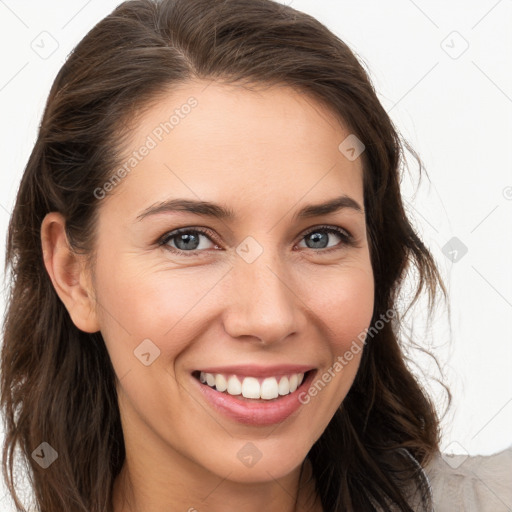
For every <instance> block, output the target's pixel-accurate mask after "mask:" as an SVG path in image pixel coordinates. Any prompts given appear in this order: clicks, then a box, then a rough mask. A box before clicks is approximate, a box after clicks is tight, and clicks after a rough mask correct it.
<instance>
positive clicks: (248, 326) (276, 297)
mask: <svg viewBox="0 0 512 512" xmlns="http://www.w3.org/2000/svg"><path fill="white" fill-rule="evenodd" d="M248 261H250V260H246V259H244V258H243V257H236V258H235V262H234V268H233V269H232V270H231V272H230V273H229V274H230V276H229V279H230V282H229V283H228V285H227V290H228V293H229V297H226V299H227V301H226V303H225V304H226V307H225V310H224V329H225V330H226V332H227V333H228V334H229V335H230V336H232V337H233V338H240V339H242V338H243V339H247V340H249V339H253V340H255V341H258V342H259V343H263V344H265V345H269V344H275V343H279V342H281V341H283V340H285V339H286V338H288V337H289V336H291V335H292V334H296V335H298V334H299V333H300V332H301V331H302V329H303V328H304V325H305V324H306V316H305V310H306V309H307V307H306V305H305V303H304V302H303V297H302V298H301V294H300V291H299V290H298V287H297V280H296V279H295V278H294V274H293V272H291V269H290V268H289V266H287V264H286V261H283V259H282V258H281V257H280V255H279V254H278V253H277V250H269V249H265V250H263V252H262V253H261V254H260V255H259V256H258V257H257V258H256V259H255V260H254V261H252V262H248Z"/></svg>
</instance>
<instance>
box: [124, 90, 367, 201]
mask: <svg viewBox="0 0 512 512" xmlns="http://www.w3.org/2000/svg"><path fill="white" fill-rule="evenodd" d="M349 135H350V132H349V131H348V130H347V128H346V127H345V126H344V125H343V124H342V122H340V120H339V119H338V118H337V117H336V115H335V114H334V113H333V112H332V111H330V110H329V109H328V108H327V107H325V106H323V105H322V104H320V103H319V102H317V101H315V100H314V99H313V98H311V97H310V96H306V95H305V94H303V93H301V92H299V91H297V90H295V89H293V88H291V87H288V86H274V87H266V88H257V89H256V90H249V89H247V88H245V87H242V86H239V85H228V84H220V83H217V82H204V81H196V82H190V83H188V84H185V85H182V86H180V87H179V88H178V89H174V90H172V91H169V92H168V94H162V95H160V96H159V97H158V99H157V101H154V102H153V103H152V105H151V106H150V107H149V108H147V109H146V110H145V111H144V113H143V114H142V115H141V116H139V117H138V119H137V120H136V123H134V129H133V131H132V133H131V137H130V144H129V146H128V150H127V151H125V154H124V155H122V158H121V162H120V166H119V167H120V168H121V167H122V166H124V168H125V170H126V171H127V172H124V173H123V174H124V175H125V177H123V179H122V180H121V181H120V183H119V184H118V185H116V190H115V191H114V192H115V194H114V195H118V196H119V197H123V199H124V201H123V202H124V205H125V207H127V206H129V207H134V208H137V207H142V206H144V205H145V204H146V205H147V202H148V201H157V200H165V199H168V198H169V197H172V196H176V197H190V198H194V199H204V200H217V201H218V200H220V199H222V200H223V201H224V202H229V201H231V202H232V204H234V203H243V204H252V203H254V202H255V201H260V203H262V206H264V204H263V203H272V204H273V205H274V206H276V204H275V203H276V201H278V202H280V203H282V204H284V203H290V202H293V203H297V201H298V200H299V199H300V198H301V197H304V201H305V202H313V201H316V200H317V199H319V198H320V199H323V200H325V198H326V194H327V195H329V194H330V196H333V197H334V196H339V195H340V193H347V194H350V195H352V196H356V197H358V198H359V199H361V198H362V164H361V159H360V158H357V159H356V160H352V161H351V160H349V159H347V158H346V157H345V156H344V154H343V153H342V152H341V151H340V149H339V145H340V143H342V142H343V141H344V140H345V139H346V138H347V137H348V136H349ZM333 189H336V190H333ZM267 206H269V204H267Z"/></svg>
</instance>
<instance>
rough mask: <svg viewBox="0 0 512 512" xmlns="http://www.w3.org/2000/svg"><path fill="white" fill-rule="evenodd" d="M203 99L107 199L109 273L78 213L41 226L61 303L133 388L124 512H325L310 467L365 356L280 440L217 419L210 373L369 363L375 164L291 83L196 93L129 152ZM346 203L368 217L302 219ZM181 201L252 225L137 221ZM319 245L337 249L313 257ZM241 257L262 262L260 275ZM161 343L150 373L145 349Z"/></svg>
mask: <svg viewBox="0 0 512 512" xmlns="http://www.w3.org/2000/svg"><path fill="white" fill-rule="evenodd" d="M191 96H193V97H194V98H196V100H197V106H195V107H194V108H193V109H191V110H190V113H188V114H187V115H184V116H183V117H182V118H180V119H179V122H178V123H177V124H176V126H174V128H173V129H172V131H170V132H169V133H168V134H164V136H163V137H162V140H157V142H158V143H157V144H156V146H155V147H154V148H152V149H151V150H150V151H149V152H148V154H147V155H146V156H144V158H142V159H141V160H140V162H138V163H137V165H136V167H134V168H133V170H132V171H131V172H130V173H129V174H127V175H126V176H125V177H124V178H123V179H122V181H121V183H119V184H118V185H117V186H116V187H115V188H114V189H113V190H112V192H111V194H110V195H109V196H108V197H106V198H105V199H102V200H101V201H100V217H99V226H98V231H97V239H96V244H97V260H96V261H95V266H94V273H91V272H89V269H87V268H86V266H85V263H84V260H83V259H82V257H80V256H78V255H76V254H74V253H73V252H71V251H70V250H69V247H68V244H67V241H66V237H65V232H64V219H63V218H62V216H61V215H60V214H58V213H56V212H53V213H50V214H48V215H47V216H46V218H45V219H44V222H43V224H42V227H41V235H42V241H43V251H44V257H45V264H46V268H47V270H48V273H49V275H50V277H51V279H52V282H53V284H54V286H55V289H56V291H57V293H58V294H59V296H60V298H61V300H62V301H63V303H64V304H65V306H66V308H67V310H68V311H69V314H70V316H71V318H72V320H73V322H74V324H75V325H76V326H77V327H78V328H79V329H81V330H83V331H85V332H97V331H101V333H102V336H103V338H104V340H105V343H106V346H107V349H108V352H109V355H110V358H111V360H112V364H113V367H114V370H115V372H116V375H117V377H118V397H119V408H120V412H121V419H122V424H123V433H124V440H125V446H126V454H127V456H126V461H125V464H124V466H123V469H122V472H121V475H120V476H119V477H118V479H117V480H116V482H115V486H114V511H115V512H164V511H165V512H175V511H176V512H178V511H179V512H186V511H190V512H193V511H194V510H197V511H198V512H202V511H208V512H235V511H239V510H244V511H245V512H261V511H265V512H296V511H304V512H306V511H313V512H320V511H321V510H322V509H321V506H320V503H319V500H318V499H317V498H315V495H314V488H313V484H312V482H313V481H312V480H310V481H309V483H306V477H307V471H308V468H307V467H306V476H305V477H304V478H303V479H302V481H299V474H300V468H301V465H302V464H303V462H304V460H305V458H306V454H307V453H308V451H309V450H310V448H311V447H312V446H313V444H314V443H315V441H316V440H317V439H318V438H319V437H320V435H321V434H322V432H323V431H324V430H325V428H326V426H327V424H328V423H329V421H330V419H331V418H332V416H333V414H334V413H335V411H336V409H337V408H338V407H339V405H340V403H341V402H342V401H343V399H344V397H345V396H346V394H347V392H348V391H349V389H350V387H351V385H352V383H353V380H354V378H355V375H356V372H357V369H358V367H359V363H360V358H361V354H362V351H361V350H360V351H358V352H357V353H355V352H354V353H353V357H352V358H351V360H350V361H349V362H347V364H345V365H344V366H343V368H342V370H341V371H337V372H336V373H335V376H334V377H333V378H332V380H330V382H329V383H328V384H327V385H326V386H325V387H324V388H323V389H322V390H321V391H320V392H318V393H316V394H315V395H314V396H310V397H309V401H308V403H307V404H304V405H301V407H300V408H299V409H298V410H297V411H296V412H294V413H293V414H292V415H291V416H289V417H287V418H286V419H285V420H284V421H281V422H279V423H277V424H272V425H266V426H261V425H251V424H245V423H240V422H239V421H237V420H235V419H233V418H231V417H228V416H226V415H225V414H223V413H222V412H219V411H218V410H217V409H215V408H214V407H212V406H211V404H210V403H209V402H207V400H206V399H205V398H204V396H203V394H202V393H201V392H200V391H198V390H200V386H201V384H199V383H198V380H197V379H196V378H195V377H194V376H193V372H194V371H197V370H200V369H201V368H204V367H207V366H215V365H217V366H221V365H225V366H229V365H235V364H242V363H245V364H250V365H257V366H259V367H265V366H271V365H272V366H273V365H283V364H294V365H298V364H301V365H309V366H311V367H312V368H314V370H315V371H316V374H315V375H316V379H319V378H320V377H321V376H322V375H325V374H326V373H327V372H328V371H329V369H330V368H332V366H333V363H334V361H336V358H337V357H338V356H340V355H342V354H345V353H346V352H347V351H348V350H351V346H353V345H352V343H353V341H354V340H356V339H357V338H358V336H359V335H360V333H361V332H362V331H364V329H365V328H367V327H368V326H369V324H370V321H371V317H372V311H373V296H374V284H373V272H372V267H371V262H370V255H369V246H368V240H367V231H366V224H365V215H364V201H363V171H362V162H361V158H356V159H355V160H350V159H349V158H346V156H345V155H344V154H343V153H342V152H341V151H340V150H339V149H338V146H339V144H340V143H341V142H342V141H343V140H344V139H345V138H346V137H347V136H348V135H349V134H350V131H348V130H347V129H346V128H345V127H344V126H343V125H341V124H340V123H339V122H338V121H337V120H336V118H335V117H334V115H333V114H332V113H331V112H330V111H329V110H327V109H326V108H325V107H323V106H322V105H320V104H319V103H317V102H315V101H314V100H313V99H311V98H308V97H305V96H304V95H303V94H299V93H298V92H296V91H294V90H293V89H291V88H288V87H279V88H271V89H266V90H261V91H259V92H254V91H249V90H247V89H245V88H242V87H237V86H227V85H223V84H220V83H215V82H213V83H209V82H190V83H188V84H186V85H183V86H181V87H180V88H179V89H175V90H173V91H172V92H169V94H168V95H167V96H165V97H163V98H162V99H161V101H160V102H159V103H158V104H156V105H154V106H152V107H151V108H150V109H148V110H147V111H146V112H145V113H144V114H143V117H142V118H141V119H140V120H137V122H136V123H134V131H133V136H132V140H131V143H130V147H129V148H128V149H127V151H126V155H124V156H125V157H126V158H128V157H129V155H130V154H131V152H133V151H136V150H138V148H140V147H141V146H142V145H143V144H145V142H146V141H147V140H148V136H149V135H151V134H154V133H155V132H154V129H155V127H157V126H159V124H160V123H161V122H162V121H164V120H166V119H167V120H168V119H169V116H170V114H171V113H172V112H173V111H174V110H175V109H176V108H179V107H180V106H181V105H183V104H185V103H186V102H187V99H188V98H190V97H191ZM187 111H188V110H187ZM153 139H155V140H156V137H155V136H154V135H153ZM91 193H92V191H91ZM340 196H348V197H349V198H350V199H352V200H353V202H354V204H358V205H359V207H360V209H359V210H358V209H357V208H353V207H350V206H346V207H344V208H341V209H339V210H338V211H336V212H331V213H325V214H320V215H316V216H314V217H304V218H294V214H295V213H297V212H298V211H299V210H300V209H302V208H303V207H304V206H306V205H309V204H319V203H324V202H326V201H328V200H331V199H334V198H338V197H340ZM175 198H185V199H190V200H194V201H196V200H202V201H211V202H214V203H217V204H222V205H224V206H225V207H227V208H229V209H231V210H233V212H234V217H233V219H219V218H214V217H209V216H206V215H199V214H195V213H191V212H185V211H180V212H169V211H167V212H160V213H158V214H154V215H148V216H146V217H144V218H142V219H138V218H137V217H138V216H139V215H140V214H141V213H142V212H144V211H145V210H146V209H147V208H148V207H150V206H151V205H153V204H155V203H159V202H162V201H165V200H168V199H175ZM326 226H327V227H332V228H339V229H341V230H342V233H345V234H347V233H348V234H349V235H350V236H351V239H352V242H347V241H346V240H347V239H346V238H344V237H343V236H340V235H339V234H337V233H336V232H334V231H325V230H324V231H322V230H321V229H320V228H321V227H324V229H325V227H326ZM177 228H187V229H190V230H193V229H197V228H202V229H205V230H207V232H206V233H205V234H203V233H198V232H194V233H191V231H188V233H189V234H190V235H193V236H195V237H198V240H199V244H198V245H196V246H195V248H194V249H189V248H187V246H185V245H184V244H183V243H182V244H181V245H179V246H178V245H177V244H178V243H179V239H178V238H179V237H177V236H175V237H174V238H169V237H167V239H166V240H165V243H163V244H162V245H158V241H159V240H162V238H163V237H164V235H166V234H169V233H171V232H172V231H174V230H176V229H177ZM312 228H317V229H312ZM313 233H317V235H316V237H317V238H316V240H317V244H318V240H320V241H322V240H324V241H325V246H322V247H320V246H319V245H314V244H313V243H312V242H313V241H314V239H313V237H312V236H311V235H312V234H313ZM182 235H183V234H182ZM182 235H181V236H182ZM247 237H252V240H251V241H250V243H251V244H252V245H250V246H246V245H243V244H242V243H243V242H244V241H245V242H247V240H246V238H247ZM241 244H242V246H243V247H249V250H250V252H251V251H252V254H256V253H258V254H259V255H258V256H257V257H256V258H255V259H254V260H253V261H251V262H250V263H249V262H248V261H247V259H244V257H242V256H241V254H243V253H241V252H240V251H239V252H237V248H239V247H240V246H241ZM180 249H181V253H180V252H179V251H180ZM260 249H261V253H259V252H260ZM147 339H149V340H151V344H152V345H148V347H150V348H149V349H148V350H149V352H150V356H151V359H152V361H151V362H150V364H148V365H145V364H143V363H142V362H141V360H140V359H139V358H138V357H136V355H135V354H134V351H137V347H139V346H140V344H141V342H142V341H143V340H147ZM151 347H157V349H158V351H159V353H158V355H157V356H156V357H155V354H156V352H155V351H154V349H153V348H151ZM148 350H146V352H145V353H148ZM152 351H153V352H152ZM150 356H146V358H149V357H150ZM249 442H250V443H251V444H252V445H254V446H255V447H256V448H257V450H258V452H259V453H260V454H261V457H260V459H259V460H258V462H257V463H255V464H254V465H252V466H250V467H249V466H248V465H246V464H243V463H242V462H241V459H240V457H239V456H238V454H239V452H240V450H241V449H242V448H243V447H244V446H246V445H247V443H249ZM299 489H300V492H299ZM297 495H298V498H297Z"/></svg>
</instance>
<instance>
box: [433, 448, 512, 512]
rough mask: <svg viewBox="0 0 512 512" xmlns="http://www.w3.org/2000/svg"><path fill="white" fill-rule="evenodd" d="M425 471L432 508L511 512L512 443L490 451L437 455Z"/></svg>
mask: <svg viewBox="0 0 512 512" xmlns="http://www.w3.org/2000/svg"><path fill="white" fill-rule="evenodd" d="M425 474H426V476H427V478H428V479H429V481H430V485H431V488H432V493H433V497H434V512H512V446H511V447H510V448H508V449H506V450H503V451H501V452H498V453H496V454H493V455H476V456H462V455H456V456H448V455H446V454H442V455H437V456H436V457H435V458H434V459H433V460H432V461H431V462H430V464H428V465H427V466H426V467H425Z"/></svg>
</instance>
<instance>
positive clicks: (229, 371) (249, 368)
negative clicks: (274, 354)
mask: <svg viewBox="0 0 512 512" xmlns="http://www.w3.org/2000/svg"><path fill="white" fill-rule="evenodd" d="M310 370H314V366H311V365H305V364H281V365H277V366H258V365H253V364H239V365H235V366H209V367H207V368H200V369H197V370H196V371H200V372H204V373H222V374H224V375H245V376H250V377H275V376H279V375H289V374H291V373H306V372H308V371H310Z"/></svg>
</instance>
